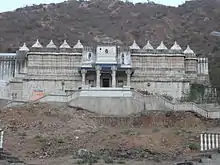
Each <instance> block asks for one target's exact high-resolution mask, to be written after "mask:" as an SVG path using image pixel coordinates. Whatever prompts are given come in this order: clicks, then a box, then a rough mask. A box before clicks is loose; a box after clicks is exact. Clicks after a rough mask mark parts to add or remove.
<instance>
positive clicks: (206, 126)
mask: <svg viewBox="0 0 220 165" xmlns="http://www.w3.org/2000/svg"><path fill="white" fill-rule="evenodd" d="M0 110H1V113H0V125H1V128H3V129H4V130H5V136H4V139H5V140H4V149H5V151H7V152H9V153H11V154H12V155H14V156H16V157H18V158H20V159H21V160H23V161H25V162H27V163H28V164H32V165H33V164H35V165H38V164H44V165H52V164H53V165H60V164H62V165H70V164H86V162H84V163H82V162H81V163H75V162H76V158H79V156H78V154H77V153H78V151H80V150H82V149H84V150H87V151H90V152H92V153H93V154H95V155H96V157H93V158H94V160H97V159H100V160H99V162H100V161H102V159H104V160H105V162H107V163H106V164H114V163H111V162H110V161H111V160H112V159H113V160H114V162H119V161H120V162H124V163H118V164H128V165H130V164H134V165H139V164H146V165H148V164H149V165H152V164H155V165H170V164H176V163H174V162H176V161H182V160H186V159H187V160H191V159H192V157H194V158H195V156H196V157H198V156H199V157H200V156H201V154H200V153H199V150H200V136H199V134H200V133H201V132H203V131H204V130H206V131H210V132H218V131H219V121H217V120H206V119H204V118H200V117H198V116H196V115H195V114H193V113H190V112H167V111H164V112H159V111H157V112H153V111H151V112H148V113H147V114H146V115H136V116H129V117H126V118H120V117H104V116H100V115H98V114H94V113H89V112H88V111H85V110H81V109H75V108H70V107H67V105H65V104H59V103H56V104H43V103H35V104H26V105H22V106H18V107H13V108H7V109H1V108H0ZM203 155H204V154H203ZM80 158H81V157H80ZM85 159H86V158H85V157H84V158H83V160H85ZM86 160H88V159H86ZM89 160H91V158H89ZM143 160H144V163H143V162H142V161H143ZM194 160H195V161H196V159H194ZM197 161H198V159H197ZM103 164H104V163H102V162H100V165H103ZM115 164H117V163H115ZM97 165H98V164H97Z"/></svg>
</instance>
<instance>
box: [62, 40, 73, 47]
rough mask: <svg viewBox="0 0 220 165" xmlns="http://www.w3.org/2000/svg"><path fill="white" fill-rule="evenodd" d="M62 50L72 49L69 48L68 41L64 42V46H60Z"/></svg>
mask: <svg viewBox="0 0 220 165" xmlns="http://www.w3.org/2000/svg"><path fill="white" fill-rule="evenodd" d="M60 48H66V49H69V48H71V47H70V46H69V44H68V43H67V41H66V40H64V41H63V44H62V45H60Z"/></svg>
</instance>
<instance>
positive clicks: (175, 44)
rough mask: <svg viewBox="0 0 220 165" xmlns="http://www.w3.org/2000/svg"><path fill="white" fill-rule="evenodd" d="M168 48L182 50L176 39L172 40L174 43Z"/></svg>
mask: <svg viewBox="0 0 220 165" xmlns="http://www.w3.org/2000/svg"><path fill="white" fill-rule="evenodd" d="M170 49H171V50H182V48H181V47H180V45H179V44H178V43H177V42H176V41H175V42H174V45H173V46H172V47H171V48H170Z"/></svg>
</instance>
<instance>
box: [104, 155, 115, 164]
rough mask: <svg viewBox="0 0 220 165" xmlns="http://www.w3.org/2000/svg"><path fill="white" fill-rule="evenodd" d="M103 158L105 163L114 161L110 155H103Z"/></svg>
mask: <svg viewBox="0 0 220 165" xmlns="http://www.w3.org/2000/svg"><path fill="white" fill-rule="evenodd" d="M103 160H104V162H105V163H106V164H113V163H114V161H113V160H112V159H111V158H110V157H107V156H106V157H104V158H103Z"/></svg>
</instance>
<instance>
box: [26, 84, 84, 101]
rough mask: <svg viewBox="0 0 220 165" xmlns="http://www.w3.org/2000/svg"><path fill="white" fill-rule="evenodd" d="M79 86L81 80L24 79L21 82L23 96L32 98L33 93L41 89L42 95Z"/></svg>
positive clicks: (28, 98)
mask: <svg viewBox="0 0 220 165" xmlns="http://www.w3.org/2000/svg"><path fill="white" fill-rule="evenodd" d="M80 86H81V81H64V85H63V84H62V81H52V80H51V81H46V80H45V81H43V80H42V81H39V80H37V81H35V80H33V81H25V82H24V83H23V90H24V92H23V93H24V98H25V99H27V100H34V97H35V93H37V92H39V91H42V94H43V95H47V94H50V93H56V92H59V91H64V90H76V89H78V88H79V87H80Z"/></svg>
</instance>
